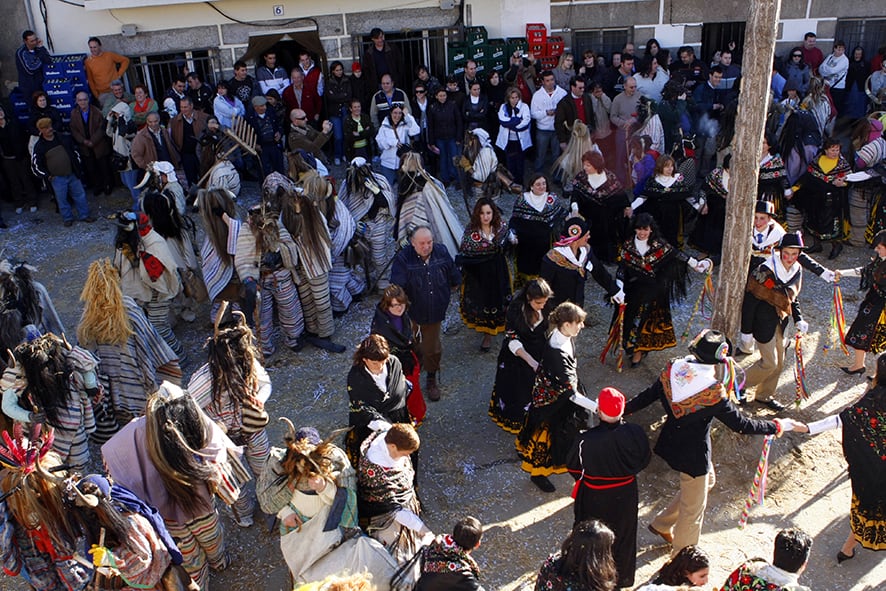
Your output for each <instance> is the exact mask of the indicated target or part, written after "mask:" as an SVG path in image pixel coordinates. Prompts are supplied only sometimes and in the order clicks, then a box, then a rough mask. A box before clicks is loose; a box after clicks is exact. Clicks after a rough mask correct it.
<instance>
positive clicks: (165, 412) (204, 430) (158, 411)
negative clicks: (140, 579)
mask: <svg viewBox="0 0 886 591" xmlns="http://www.w3.org/2000/svg"><path fill="white" fill-rule="evenodd" d="M102 457H103V459H104V464H105V466H106V467H107V469H108V474H109V475H110V476H111V478H112V479H113V480H114V482H116V483H118V484H120V485H122V486H125V487H126V488H128V489H129V490H131V491H132V492H133V493H134V494H135V495H136V496H137V497H138V498H140V499H143V500H144V501H145V503H147V504H149V505H151V506H152V507H155V508H156V509H157V511H159V513H160V516H161V517H162V518H163V521H164V522H165V523H166V527H167V529H168V530H169V533H170V534H171V535H172V537H173V538H175V540H176V541H177V543H178V547H179V550H180V551H181V553H182V557H183V561H182V566H183V567H184V569H185V570H186V571H187V572H188V573H189V574H190V575H191V578H193V579H194V581H196V582H197V584H199V585H200V586H201V588H203V589H206V588H207V587H208V584H209V568H210V567H212V568H213V569H215V570H222V569H224V568H225V567H227V565H228V560H229V557H228V554H227V551H226V549H225V538H224V530H223V529H222V527H221V524H220V523H219V517H218V512H217V510H216V508H215V502H214V497H215V496H218V497H219V498H220V499H221V500H222V501H223V502H224V503H225V504H227V505H231V504H233V503H234V502H235V501H236V500H237V498H238V497H239V496H240V486H242V485H243V484H244V483H245V482H246V481H248V479H249V475H248V471H247V470H246V469H245V467H244V466H243V465H242V464H241V460H240V457H239V451H238V450H237V447H236V446H235V445H234V443H233V442H232V441H231V440H230V439H229V438H228V436H227V435H225V433H224V431H222V428H221V427H219V426H218V425H216V424H215V423H214V422H213V421H212V420H211V419H210V418H209V417H208V416H206V415H205V414H204V413H203V412H202V411H201V410H200V408H199V407H198V406H197V404H196V403H195V402H194V399H193V398H191V397H190V396H188V394H187V393H186V392H184V391H183V390H182V389H181V388H179V387H178V386H174V385H172V384H170V383H168V382H164V383H163V384H162V385H161V386H160V388H159V389H158V390H157V393H156V394H154V395H153V396H151V398H149V399H148V405H147V408H146V409H145V416H143V417H139V418H138V419H135V420H134V421H132V422H130V423H129V424H127V425H126V426H125V427H123V429H121V430H120V432H119V433H117V434H116V435H114V436H113V437H112V438H111V440H110V441H108V442H107V443H105V444H104V445H103V446H102Z"/></svg>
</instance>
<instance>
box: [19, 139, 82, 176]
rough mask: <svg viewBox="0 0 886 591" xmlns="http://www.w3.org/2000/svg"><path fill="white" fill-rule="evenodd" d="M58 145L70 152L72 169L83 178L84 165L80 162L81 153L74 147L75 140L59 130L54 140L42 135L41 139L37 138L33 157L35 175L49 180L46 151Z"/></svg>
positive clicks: (32, 163) (32, 165)
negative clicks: (46, 138) (48, 139)
mask: <svg viewBox="0 0 886 591" xmlns="http://www.w3.org/2000/svg"><path fill="white" fill-rule="evenodd" d="M58 145H61V146H62V147H63V148H64V149H65V152H67V153H68V158H70V159H71V169H72V170H73V172H74V175H75V176H76V177H78V178H82V177H83V167H82V166H81V164H80V154H78V153H77V150H75V149H74V142H73V140H71V136H69V135H64V134H61V133H58V132H56V133H55V137H54V138H53V139H52V141H47V140H45V139H44V138H43V137H42V136H41V137H40V139H38V140H37V143H36V144H34V155H33V156H32V157H31V170H32V171H33V172H34V175H36V176H38V177H40V178H45V179H46V180H49V177H50V174H49V171H48V170H47V169H46V153H47V152H49V150H51V149H52V148H54V147H56V146H58Z"/></svg>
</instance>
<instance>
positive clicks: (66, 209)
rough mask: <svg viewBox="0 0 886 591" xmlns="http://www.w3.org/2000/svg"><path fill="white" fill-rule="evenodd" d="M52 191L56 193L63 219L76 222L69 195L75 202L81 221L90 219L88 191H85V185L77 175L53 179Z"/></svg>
mask: <svg viewBox="0 0 886 591" xmlns="http://www.w3.org/2000/svg"><path fill="white" fill-rule="evenodd" d="M52 191H53V193H55V201H56V203H58V210H59V211H60V212H61V214H62V219H63V220H65V221H66V222H73V221H74V212H73V211H71V205H70V204H69V203H68V193H70V195H71V199H73V200H74V207H76V208H77V213H78V214H80V218H79V219H81V220H85V219H86V218H88V217H89V204H88V203H86V191H85V190H84V189H83V183H81V182H80V179H78V178H77V177H76V175H73V174H69V175H68V176H54V177H52Z"/></svg>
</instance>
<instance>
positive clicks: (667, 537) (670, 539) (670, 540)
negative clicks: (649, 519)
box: [648, 523, 674, 544]
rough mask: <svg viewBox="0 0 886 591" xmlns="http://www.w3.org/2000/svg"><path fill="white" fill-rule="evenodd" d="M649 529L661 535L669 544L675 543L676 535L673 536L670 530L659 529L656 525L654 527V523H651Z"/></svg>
mask: <svg viewBox="0 0 886 591" xmlns="http://www.w3.org/2000/svg"><path fill="white" fill-rule="evenodd" d="M648 529H649V531H650V532H652V533H654V534H655V535H657V536H658V537H660V538H661V539H662V540H664V541H665V542H667V543H668V544H673V543H674V536H672V535H671V534H670V532H662V531H658V530H657V529H655V528H654V527H652V524H651V523H650V524H649V527H648Z"/></svg>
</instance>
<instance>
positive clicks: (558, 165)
mask: <svg viewBox="0 0 886 591" xmlns="http://www.w3.org/2000/svg"><path fill="white" fill-rule="evenodd" d="M563 124H564V125H565V127H566V129H568V130H569V143H568V144H566V149H565V150H563V153H562V154H560V156H559V157H558V158H557V160H555V161H554V176H556V177H557V178H559V179H562V180H563V196H564V197H570V198H571V195H572V190H573V186H574V184H575V175H577V174H580V173H581V171H582V169H583V163H584V155H585V154H587V153H588V152H596V153H597V154H600V149H599V148H598V147H597V145H596V144H595V143H594V140H593V139H592V138H591V132H590V131H589V130H588V126H587V125H585V124H584V123H582V121H581V119H576V120H575V121H573V122H572V125H567V124H566V122H565V121H564V122H563ZM600 170H603V167H602V166H601V167H600ZM619 185H620V183H619Z"/></svg>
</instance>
